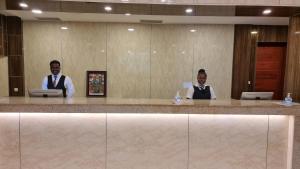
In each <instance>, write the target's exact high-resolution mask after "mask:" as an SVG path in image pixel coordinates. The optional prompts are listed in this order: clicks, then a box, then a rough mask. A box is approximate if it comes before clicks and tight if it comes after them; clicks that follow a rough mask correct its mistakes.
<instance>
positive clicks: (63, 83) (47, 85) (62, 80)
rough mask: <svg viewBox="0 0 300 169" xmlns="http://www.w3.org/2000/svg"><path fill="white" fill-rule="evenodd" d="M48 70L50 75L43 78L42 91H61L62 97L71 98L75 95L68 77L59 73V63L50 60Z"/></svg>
mask: <svg viewBox="0 0 300 169" xmlns="http://www.w3.org/2000/svg"><path fill="white" fill-rule="evenodd" d="M50 70H51V73H52V74H51V75H48V76H46V77H44V80H43V83H42V89H44V90H47V89H62V90H63V95H64V97H72V96H73V94H74V93H75V89H74V85H73V83H72V80H71V78H70V77H68V76H64V75H62V74H61V73H60V62H59V61H57V60H52V61H51V62H50Z"/></svg>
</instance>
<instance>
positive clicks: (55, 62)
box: [50, 60, 60, 66]
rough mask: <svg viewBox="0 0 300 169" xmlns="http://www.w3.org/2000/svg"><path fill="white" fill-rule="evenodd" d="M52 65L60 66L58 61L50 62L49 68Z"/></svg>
mask: <svg viewBox="0 0 300 169" xmlns="http://www.w3.org/2000/svg"><path fill="white" fill-rule="evenodd" d="M52 64H58V65H59V66H60V62H59V61H58V60H52V61H51V62H50V66H51V65H52Z"/></svg>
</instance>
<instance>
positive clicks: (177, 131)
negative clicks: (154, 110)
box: [107, 114, 188, 169]
mask: <svg viewBox="0 0 300 169" xmlns="http://www.w3.org/2000/svg"><path fill="white" fill-rule="evenodd" d="M107 124H108V126H107V169H154V168H155V169H166V168H172V169H182V168H186V167H187V160H188V132H187V131H188V116H187V115H174V114H172V115H167V114H108V115H107Z"/></svg>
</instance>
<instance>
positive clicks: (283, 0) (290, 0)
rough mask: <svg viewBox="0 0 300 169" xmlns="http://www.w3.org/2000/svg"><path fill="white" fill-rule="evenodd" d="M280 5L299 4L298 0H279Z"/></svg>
mask: <svg viewBox="0 0 300 169" xmlns="http://www.w3.org/2000/svg"><path fill="white" fill-rule="evenodd" d="M280 5H291V6H300V1H299V0H280Z"/></svg>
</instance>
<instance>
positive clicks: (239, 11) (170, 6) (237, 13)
mask: <svg viewBox="0 0 300 169" xmlns="http://www.w3.org/2000/svg"><path fill="white" fill-rule="evenodd" d="M1 1H4V0H0V4H1ZM21 1H23V2H24V1H25V2H26V3H27V4H28V5H29V7H28V8H24V9H23V8H21V7H20V6H19V2H21ZM120 1H121V2H120ZM122 1H124V0H72V1H71V0H70V1H69V0H63V1H55V0H6V1H5V2H6V5H5V8H3V7H2V8H1V7H0V13H2V14H4V15H11V16H19V17H21V18H22V19H23V20H43V21H45V20H52V21H53V20H55V21H62V22H63V21H81V22H126V23H140V22H141V20H143V21H142V23H153V22H154V23H163V24H254V25H288V24H289V17H290V16H292V15H293V14H295V13H298V12H299V11H300V10H299V9H300V8H298V7H280V6H233V5H228V4H227V5H226V6H224V5H188V4H197V3H199V2H200V1H201V2H204V1H205V0H176V1H175V0H172V1H170V0H169V1H168V0H166V2H165V3H164V4H158V3H162V0H152V1H149V0H148V1H146V0H129V1H128V2H126V3H124V2H122ZM125 1H126V0H125ZM206 1H208V0H206ZM209 1H210V2H214V1H217V0H209ZM221 1H226V0H218V2H221ZM230 1H231V2H233V1H234V0H230ZM237 1H241V0H237ZM259 1H260V2H261V1H262V0H259ZM264 1H266V2H267V1H270V2H271V1H273V0H264ZM276 1H278V0H276ZM137 2H138V3H137ZM243 2H245V0H243ZM249 2H250V1H249ZM251 2H257V1H256V0H252V1H251ZM166 3H167V4H166ZM107 5H109V6H111V7H112V11H110V12H107V11H105V10H104V7H105V6H107ZM33 8H38V9H41V10H42V11H43V13H42V14H33V13H32V12H31V9H33ZM186 8H192V9H193V12H192V13H189V14H187V13H185V9H186ZM267 8H268V9H272V10H273V12H272V13H271V14H270V15H267V16H264V15H262V11H263V10H265V9H267ZM1 9H2V10H1ZM125 13H131V15H130V16H125V15H124V14H125Z"/></svg>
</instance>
